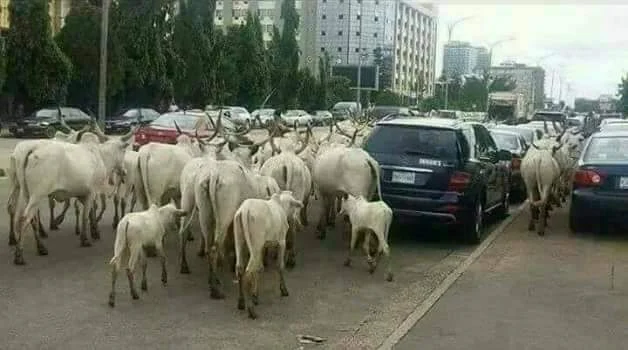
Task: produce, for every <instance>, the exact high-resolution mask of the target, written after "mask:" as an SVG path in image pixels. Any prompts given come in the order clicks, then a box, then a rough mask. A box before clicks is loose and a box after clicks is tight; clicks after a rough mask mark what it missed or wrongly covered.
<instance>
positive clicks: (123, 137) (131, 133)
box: [120, 127, 137, 142]
mask: <svg viewBox="0 0 628 350" xmlns="http://www.w3.org/2000/svg"><path fill="white" fill-rule="evenodd" d="M135 131H137V127H135V128H131V130H129V132H127V133H126V134H124V135H122V136H120V140H122V141H123V142H127V141H128V140H130V139H131V136H133V134H134V133H135Z"/></svg>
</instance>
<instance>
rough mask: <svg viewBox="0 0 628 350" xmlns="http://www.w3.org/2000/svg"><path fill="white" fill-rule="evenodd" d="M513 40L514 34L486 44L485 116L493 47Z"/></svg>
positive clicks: (488, 100)
mask: <svg viewBox="0 0 628 350" xmlns="http://www.w3.org/2000/svg"><path fill="white" fill-rule="evenodd" d="M513 40H515V37H514V36H510V37H507V38H504V39H501V40H498V41H495V42H493V43H491V44H489V45H488V73H487V76H486V105H485V106H484V107H485V112H486V114H487V116H488V107H489V106H488V105H489V102H490V98H489V96H490V90H489V89H490V87H491V86H490V85H491V79H490V73H491V66H492V64H493V48H495V47H497V46H498V45H501V44H503V43H507V42H509V41H513Z"/></svg>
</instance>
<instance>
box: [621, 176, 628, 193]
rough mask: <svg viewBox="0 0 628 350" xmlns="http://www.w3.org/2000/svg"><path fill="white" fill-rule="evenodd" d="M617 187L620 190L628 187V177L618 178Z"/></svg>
mask: <svg viewBox="0 0 628 350" xmlns="http://www.w3.org/2000/svg"><path fill="white" fill-rule="evenodd" d="M619 188H620V189H622V190H626V189H628V177H624V176H622V177H620V178H619Z"/></svg>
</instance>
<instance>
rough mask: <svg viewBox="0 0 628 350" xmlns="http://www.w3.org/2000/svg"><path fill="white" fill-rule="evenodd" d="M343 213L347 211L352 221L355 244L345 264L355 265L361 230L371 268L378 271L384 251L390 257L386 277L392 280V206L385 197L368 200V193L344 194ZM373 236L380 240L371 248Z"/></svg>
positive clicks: (364, 248)
mask: <svg viewBox="0 0 628 350" xmlns="http://www.w3.org/2000/svg"><path fill="white" fill-rule="evenodd" d="M340 214H345V215H347V216H348V217H349V222H350V223H351V244H350V245H349V254H348V255H347V260H345V266H351V255H352V253H353V250H354V249H355V248H356V245H357V243H358V240H359V238H360V234H363V237H364V238H363V239H364V241H363V245H362V248H363V250H364V254H366V257H367V259H366V261H367V263H368V264H369V272H370V273H373V272H375V268H376V267H377V262H378V260H379V258H380V257H381V256H382V255H383V256H384V257H385V258H386V260H387V271H386V280H387V281H392V280H393V273H392V270H391V266H390V265H391V264H390V247H389V246H388V233H389V230H390V225H391V224H392V219H393V212H392V209H390V207H389V206H388V205H386V203H384V202H383V201H381V200H380V201H377V202H368V201H367V200H366V199H364V197H354V196H352V195H349V194H347V195H344V196H343V201H342V206H341V210H340ZM371 238H373V239H374V243H375V244H377V247H376V248H375V249H371ZM373 255H375V257H374V256H373Z"/></svg>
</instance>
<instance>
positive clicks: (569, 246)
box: [395, 208, 628, 350]
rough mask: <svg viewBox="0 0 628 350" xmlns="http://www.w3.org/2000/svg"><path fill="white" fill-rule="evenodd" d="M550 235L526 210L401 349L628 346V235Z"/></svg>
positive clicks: (561, 217) (554, 221) (556, 215)
mask: <svg viewBox="0 0 628 350" xmlns="http://www.w3.org/2000/svg"><path fill="white" fill-rule="evenodd" d="M552 214H553V215H552V217H551V218H550V220H549V227H548V229H547V231H546V236H545V237H539V236H537V235H536V233H534V232H528V231H527V220H528V218H529V212H527V209H526V212H524V213H523V214H522V215H521V216H520V217H519V218H517V219H516V220H515V221H514V222H513V223H512V224H511V226H510V227H509V228H508V229H507V231H506V232H504V233H503V234H502V235H501V236H500V237H499V238H498V239H497V240H496V241H495V242H494V244H493V245H492V246H491V247H489V248H488V249H487V250H486V252H485V253H484V254H483V255H482V256H481V257H480V258H478V260H477V261H476V262H475V263H474V264H473V265H471V267H470V268H469V269H468V270H467V271H466V272H465V273H464V274H463V275H462V276H461V277H460V279H458V281H456V283H454V285H453V286H452V287H451V288H450V289H449V290H448V291H447V292H446V293H445V294H444V295H443V297H442V298H441V299H440V300H439V301H438V302H437V303H436V304H435V305H434V307H433V308H432V309H431V310H430V311H429V312H428V313H427V314H426V315H425V316H424V317H423V319H421V320H420V321H419V322H418V323H417V324H416V325H415V326H414V327H413V328H412V329H411V331H410V332H409V333H408V334H406V336H405V337H404V338H402V339H401V341H400V342H399V343H398V344H397V346H396V347H395V349H399V350H405V349H421V350H426V349H447V350H455V349H461V350H468V349H482V350H492V349H495V350H504V349H544V350H546V349H569V350H575V349H587V350H589V349H591V350H593V349H600V350H602V349H603V350H610V349H628V233H626V234H625V235H622V234H615V235H604V236H600V235H599V234H592V233H590V234H581V235H573V234H571V233H569V230H568V228H567V210H566V208H564V209H562V210H557V211H555V212H553V213H552Z"/></svg>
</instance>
